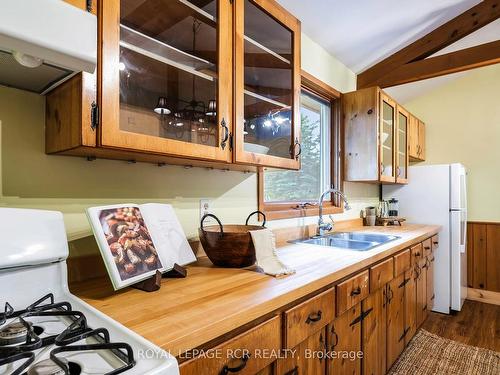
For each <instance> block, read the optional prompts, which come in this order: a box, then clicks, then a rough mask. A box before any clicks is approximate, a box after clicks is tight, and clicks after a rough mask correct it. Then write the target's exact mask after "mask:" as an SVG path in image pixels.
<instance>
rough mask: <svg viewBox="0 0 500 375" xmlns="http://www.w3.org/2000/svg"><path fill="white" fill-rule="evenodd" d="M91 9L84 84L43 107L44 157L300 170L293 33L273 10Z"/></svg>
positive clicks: (180, 5) (152, 1) (261, 3)
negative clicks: (92, 47)
mask: <svg viewBox="0 0 500 375" xmlns="http://www.w3.org/2000/svg"><path fill="white" fill-rule="evenodd" d="M72 3H78V4H79V3H80V2H77V1H72ZM97 5H98V6H97V15H98V45H99V48H98V63H97V69H96V73H95V74H88V73H80V74H78V75H76V76H75V77H73V78H72V79H70V80H68V82H66V83H64V84H62V85H60V86H58V87H56V88H55V89H54V90H53V91H52V92H51V93H49V94H48V95H47V111H46V125H47V126H46V152H47V153H50V154H65V155H74V156H84V157H87V158H89V159H91V160H92V159H94V158H96V157H97V158H101V157H102V158H110V159H125V160H131V161H146V162H154V163H159V164H164V163H168V164H181V165H191V166H193V165H194V166H203V167H215V168H221V169H234V170H243V171H255V170H256V167H257V166H261V165H265V166H271V167H277V168H287V169H298V168H299V167H300V160H299V155H300V131H299V129H300V113H299V108H300V106H299V100H300V84H301V82H300V81H301V79H300V22H299V21H298V20H297V19H296V18H294V17H293V16H291V15H290V14H289V13H288V12H287V11H285V10H284V9H283V8H282V7H281V6H280V5H278V4H277V3H276V2H275V1H274V0H235V1H228V0H169V1H163V0H144V1H140V2H137V1H133V0H106V1H99V2H98V3H97ZM235 80H236V81H235Z"/></svg>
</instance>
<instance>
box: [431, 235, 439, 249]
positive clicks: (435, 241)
mask: <svg viewBox="0 0 500 375" xmlns="http://www.w3.org/2000/svg"><path fill="white" fill-rule="evenodd" d="M431 241H432V251H435V250H436V249H437V248H438V247H439V234H436V235H435V236H432V239H431Z"/></svg>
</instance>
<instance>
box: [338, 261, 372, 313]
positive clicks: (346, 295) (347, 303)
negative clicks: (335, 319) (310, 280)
mask: <svg viewBox="0 0 500 375" xmlns="http://www.w3.org/2000/svg"><path fill="white" fill-rule="evenodd" d="M369 279H370V277H369V272H368V270H366V271H363V272H361V273H359V274H357V275H356V276H353V277H351V278H350V279H347V280H346V281H344V282H342V283H340V284H339V285H337V291H336V292H337V316H338V315H340V314H342V313H343V312H344V311H346V310H348V309H349V308H351V307H352V306H354V305H355V304H357V303H358V302H359V301H361V300H363V299H365V298H366V297H367V296H368V294H369Z"/></svg>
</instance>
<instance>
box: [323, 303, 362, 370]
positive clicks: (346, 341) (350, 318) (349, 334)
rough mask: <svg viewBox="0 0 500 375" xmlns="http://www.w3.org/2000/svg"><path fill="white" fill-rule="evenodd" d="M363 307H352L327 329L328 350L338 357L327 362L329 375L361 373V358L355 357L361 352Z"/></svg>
mask: <svg viewBox="0 0 500 375" xmlns="http://www.w3.org/2000/svg"><path fill="white" fill-rule="evenodd" d="M361 305H362V304H361V303H358V304H357V305H355V306H353V307H351V308H350V309H349V310H347V311H346V312H344V313H343V314H341V315H340V316H338V317H337V318H336V319H335V320H334V321H333V322H331V323H330V324H329V325H328V327H327V334H328V336H327V343H328V350H329V351H331V352H334V353H335V355H336V357H337V358H333V359H329V360H328V362H327V366H328V374H329V375H348V374H349V375H351V374H352V375H354V374H360V373H361V358H360V357H359V356H357V355H354V353H358V352H360V351H361V322H362V311H361ZM353 357H355V358H353Z"/></svg>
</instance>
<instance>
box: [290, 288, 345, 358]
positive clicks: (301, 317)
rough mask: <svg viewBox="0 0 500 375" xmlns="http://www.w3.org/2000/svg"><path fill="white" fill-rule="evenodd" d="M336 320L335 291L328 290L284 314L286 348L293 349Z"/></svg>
mask: <svg viewBox="0 0 500 375" xmlns="http://www.w3.org/2000/svg"><path fill="white" fill-rule="evenodd" d="M333 318H335V291H334V290H333V288H332V289H329V290H327V291H326V292H323V293H321V294H319V295H317V296H315V297H312V298H310V299H308V300H307V301H304V302H302V303H301V304H299V305H297V306H294V307H292V308H291V309H289V310H287V311H285V312H284V319H285V347H286V348H288V349H292V348H293V347H294V346H296V345H298V344H300V343H301V342H302V341H304V340H305V339H306V338H308V337H309V336H311V335H312V334H314V333H316V332H317V331H319V330H320V329H321V328H323V327H324V326H326V325H327V324H328V323H329V322H331V321H332V320H333Z"/></svg>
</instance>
